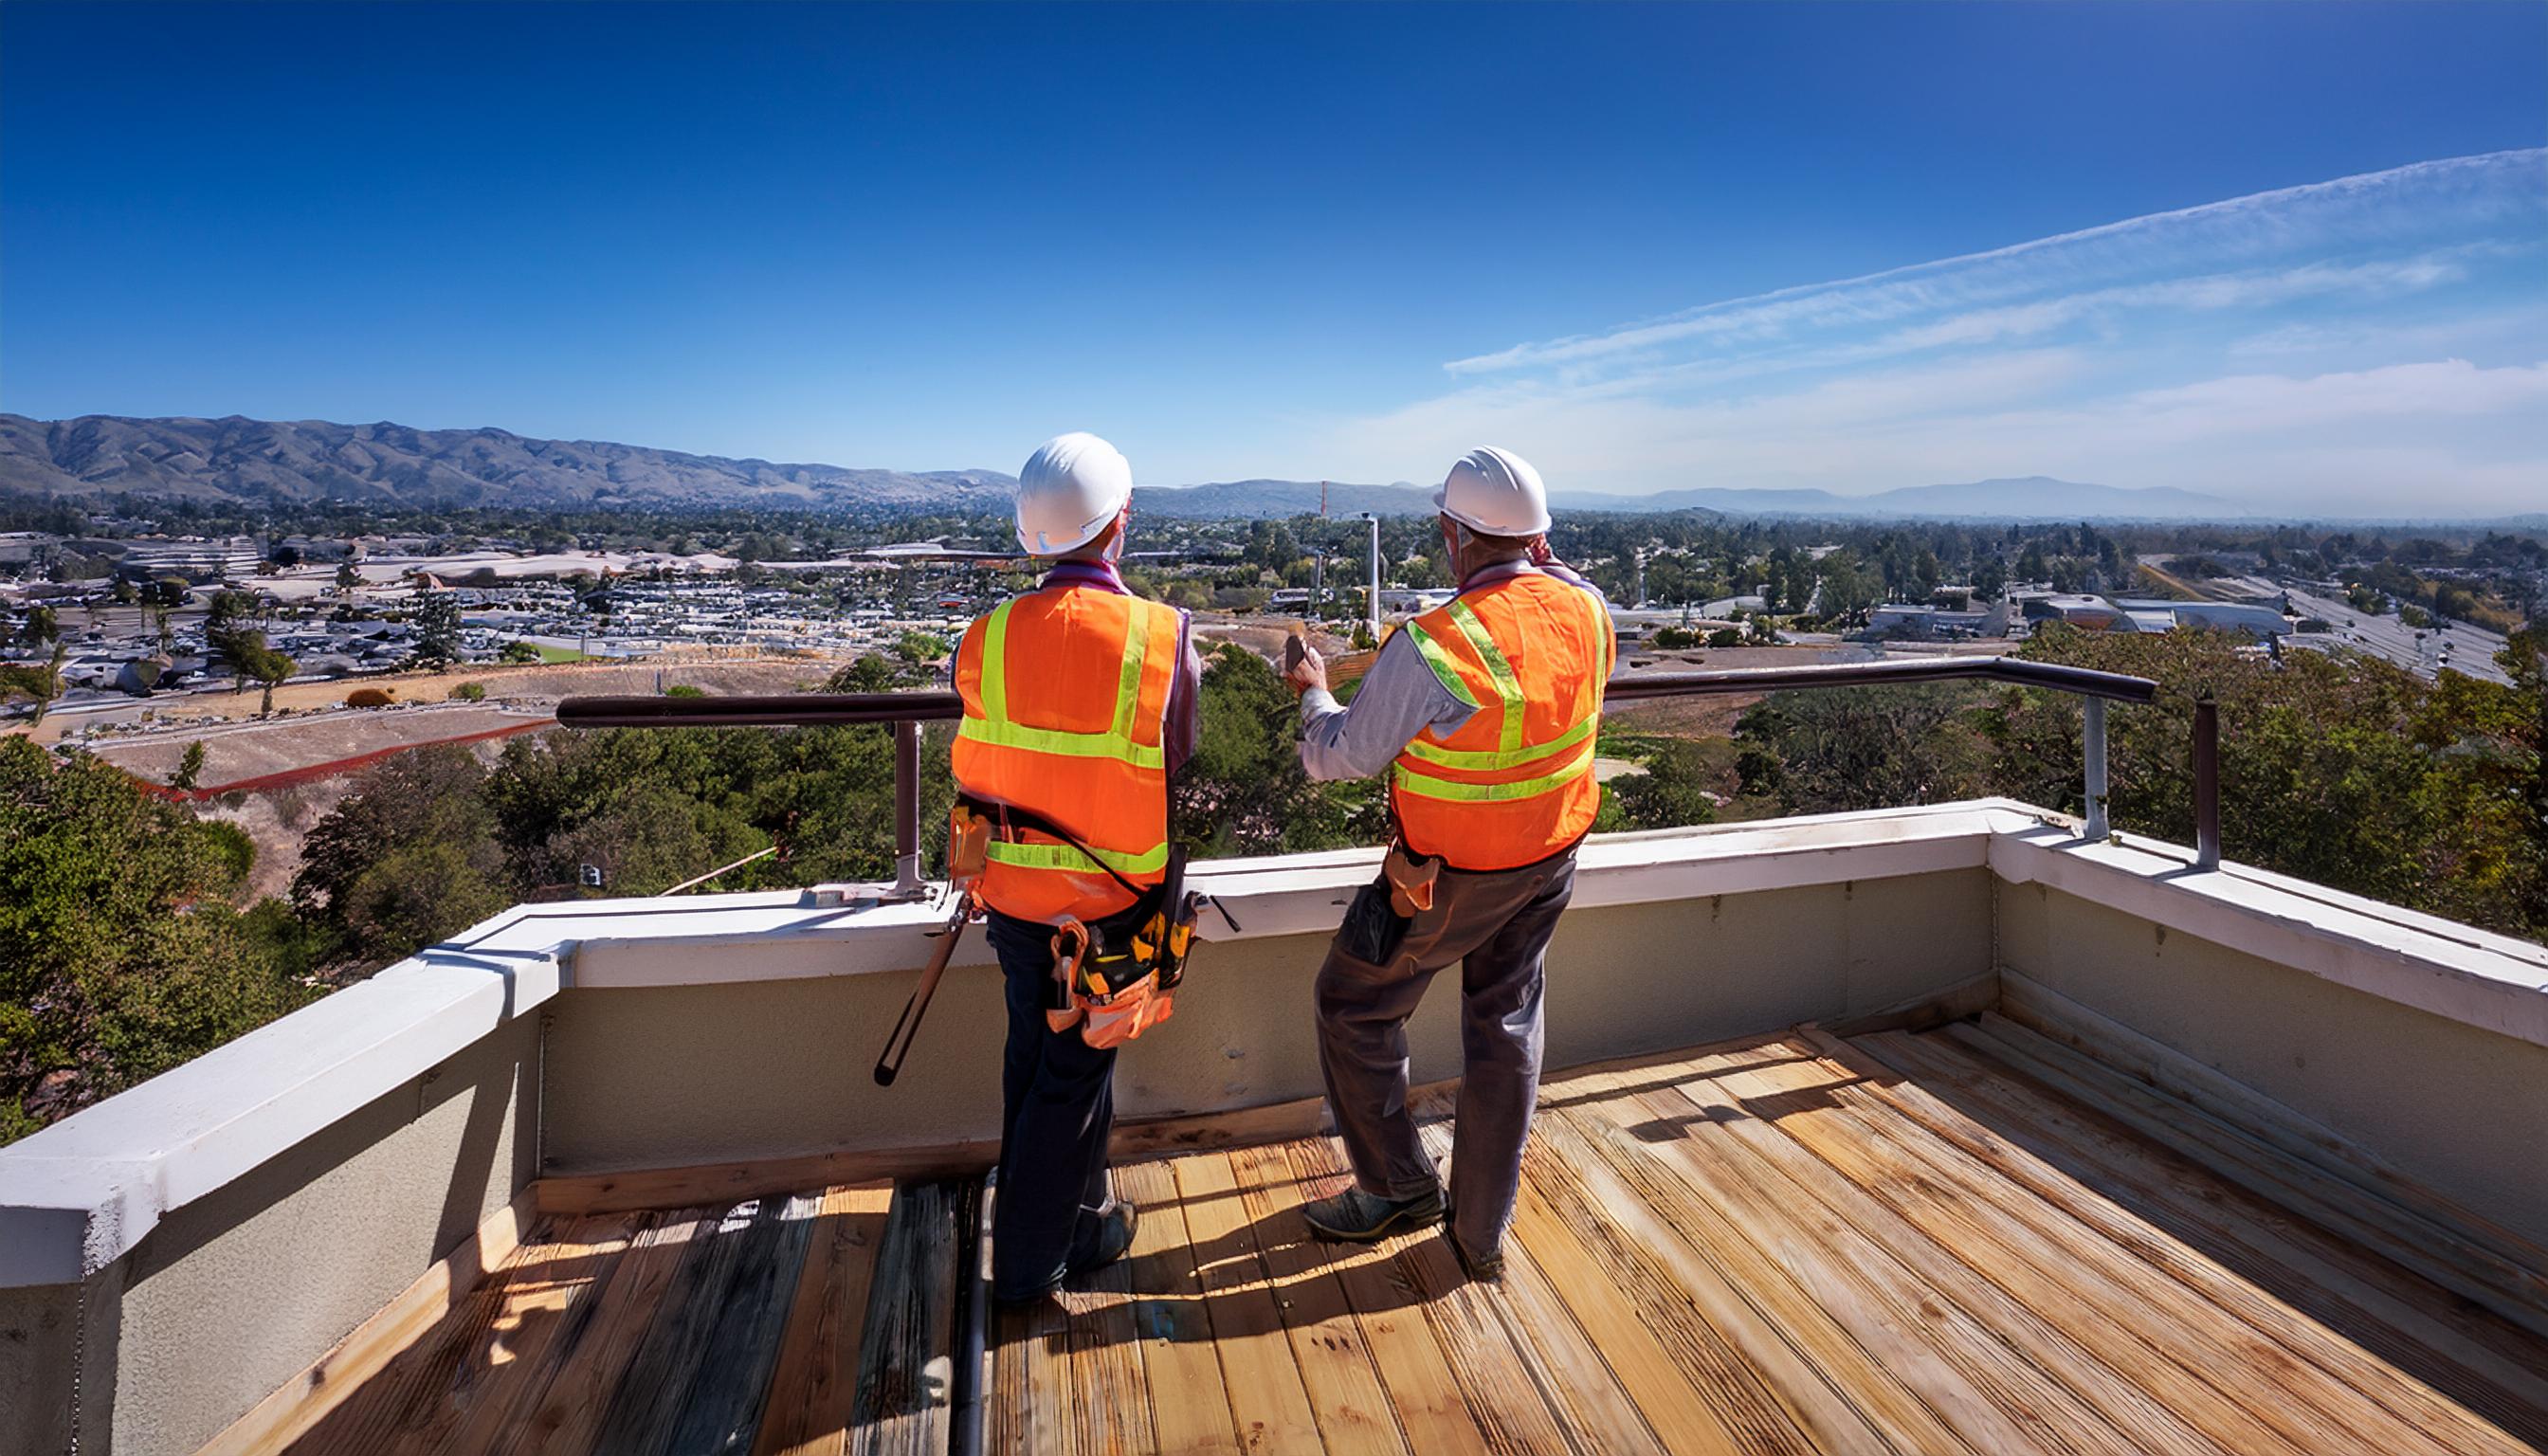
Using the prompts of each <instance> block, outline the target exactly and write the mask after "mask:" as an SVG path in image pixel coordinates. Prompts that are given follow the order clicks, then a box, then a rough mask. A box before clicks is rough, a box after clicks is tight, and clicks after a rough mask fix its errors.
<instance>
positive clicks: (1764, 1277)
mask: <svg viewBox="0 0 2548 1456" xmlns="http://www.w3.org/2000/svg"><path fill="white" fill-rule="evenodd" d="M1687 1074H1688V1073H1687V1072H1685V1071H1684V1072H1683V1073H1682V1075H1687ZM1648 1085H1651V1084H1648ZM1579 1110H1580V1109H1579ZM1539 1127H1540V1132H1539V1136H1541V1137H1544V1138H1547V1139H1549V1141H1550V1142H1551V1143H1552V1144H1553V1145H1555V1146H1557V1147H1558V1148H1559V1150H1560V1151H1561V1152H1562V1153H1563V1154H1564V1159H1563V1163H1562V1166H1564V1167H1566V1168H1568V1169H1570V1170H1572V1171H1574V1172H1575V1173H1577V1174H1578V1175H1579V1176H1581V1177H1582V1178H1583V1180H1584V1184H1585V1188H1586V1190H1587V1192H1588V1193H1589V1194H1590V1195H1591V1197H1592V1201H1593V1202H1595V1203H1597V1204H1598V1205H1599V1206H1600V1207H1601V1208H1602V1209H1604V1210H1605V1211H1607V1212H1608V1213H1609V1214H1611V1216H1612V1217H1614V1218H1616V1219H1618V1220H1620V1221H1622V1224H1623V1227H1624V1228H1625V1229H1627V1230H1628V1231H1629V1232H1630V1233H1631V1234H1632V1235H1636V1236H1638V1239H1639V1241H1640V1242H1641V1243H1642V1244H1643V1246H1644V1247H1646V1248H1647V1249H1649V1250H1652V1251H1654V1252H1655V1253H1657V1254H1658V1255H1659V1256H1662V1257H1663V1258H1664V1259H1665V1260H1666V1265H1667V1267H1668V1268H1669V1269H1670V1270H1671V1272H1672V1274H1673V1277H1674V1280H1675V1282H1676V1283H1677V1284H1679V1285H1680V1286H1681V1287H1682V1288H1683V1289H1686V1290H1689V1291H1691V1292H1692V1293H1693V1296H1694V1297H1696V1298H1699V1299H1701V1300H1702V1301H1703V1302H1704V1306H1703V1307H1704V1308H1705V1310H1706V1312H1707V1314H1708V1317H1709V1319H1710V1320H1711V1321H1712V1322H1715V1323H1716V1324H1717V1325H1718V1326H1719V1327H1720V1328H1724V1329H1727V1330H1729V1331H1733V1332H1734V1335H1733V1337H1734V1339H1735V1341H1736V1343H1737V1345H1738V1347H1739V1348H1741V1350H1742V1351H1743V1354H1744V1356H1745V1358H1746V1359H1748V1360H1749V1361H1750V1362H1751V1363H1752V1365H1753V1367H1754V1368H1755V1369H1756V1370H1758V1371H1760V1372H1761V1374H1762V1376H1763V1378H1764V1379H1765V1380H1767V1381H1768V1382H1769V1383H1770V1385H1771V1387H1772V1388H1773V1389H1774V1390H1775V1391H1776V1392H1777V1394H1778V1396H1779V1398H1780V1399H1781V1400H1782V1401H1783V1402H1784V1403H1785V1404H1786V1406H1787V1408H1788V1409H1789V1410H1792V1411H1794V1412H1795V1414H1796V1416H1797V1419H1798V1421H1799V1423H1800V1424H1802V1425H1803V1426H1804V1427H1805V1429H1806V1430H1807V1431H1809V1432H1811V1433H1812V1434H1813V1435H1814V1437H1815V1439H1816V1442H1817V1443H1818V1444H1819V1445H1820V1446H1821V1447H1822V1448H1823V1449H1824V1450H1826V1451H1863V1450H1870V1449H1891V1450H1894V1451H1899V1452H1904V1453H1908V1456H1925V1453H1929V1452H1968V1453H1984V1452H1989V1451H1990V1450H1991V1449H1992V1448H1991V1447H1989V1446H1987V1445H1976V1444H1974V1443H1973V1442H1971V1441H1969V1440H1967V1439H1966V1438H1965V1437H1964V1435H1962V1434H1961V1433H1960V1432H1959V1431H1958V1429H1957V1428H1956V1426H1955V1425H1953V1424H1952V1423H1950V1422H1949V1421H1948V1420H1947V1419H1946V1418H1945V1417H1944V1416H1943V1415H1942V1414H1941V1413H1940V1412H1939V1410H1937V1409H1936V1408H1935V1406H1934V1405H1933V1404H1932V1402H1931V1401H1930V1400H1928V1399H1926V1398H1925V1397H1924V1395H1923V1393H1922V1391H1921V1389H1920V1385H1921V1382H1919V1381H1918V1380H1916V1379H1915V1377H1916V1376H1918V1375H1919V1374H1920V1373H1921V1371H1920V1369H1919V1367H1918V1366H1917V1365H1916V1364H1915V1365H1913V1366H1911V1367H1909V1368H1897V1367H1896V1366H1894V1365H1892V1364H1889V1363H1887V1362H1886V1361H1884V1360H1883V1359H1882V1358H1881V1357H1880V1354H1879V1352H1878V1351H1877V1350H1876V1349H1874V1348H1871V1347H1869V1346H1867V1345H1865V1344H1862V1343H1861V1341H1860V1340H1859V1338H1858V1337H1857V1335H1856V1334H1854V1333H1853V1332H1852V1330H1851V1329H1850V1327H1849V1326H1848V1325H1847V1324H1845V1323H1844V1321H1843V1319H1842V1317H1841V1315H1839V1314H1836V1313H1835V1312H1833V1311H1832V1310H1829V1309H1827V1308H1825V1306H1824V1305H1823V1304H1822V1302H1821V1301H1820V1299H1819V1298H1818V1297H1817V1292H1816V1290H1815V1288H1814V1287H1813V1286H1812V1285H1811V1284H1809V1283H1808V1282H1806V1281H1804V1280H1801V1279H1799V1278H1797V1277H1796V1276H1795V1275H1794V1274H1793V1273H1791V1272H1790V1271H1789V1270H1788V1269H1787V1268H1786V1267H1785V1266H1784V1265H1783V1263H1782V1261H1780V1260H1779V1259H1778V1258H1776V1257H1775V1256H1774V1252H1773V1251H1772V1250H1770V1249H1768V1248H1766V1247H1765V1246H1764V1245H1762V1244H1760V1243H1756V1242H1755V1241H1754V1239H1753V1238H1751V1237H1750V1236H1748V1235H1747V1234H1746V1232H1745V1230H1744V1229H1743V1228H1742V1227H1741V1226H1740V1224H1739V1222H1738V1220H1739V1217H1740V1216H1739V1214H1737V1213H1735V1212H1733V1211H1729V1210H1727V1209H1725V1208H1721V1207H1719V1206H1718V1205H1717V1204H1715V1203H1713V1202H1711V1201H1709V1200H1708V1199H1706V1198H1704V1197H1693V1196H1692V1193H1693V1190H1692V1189H1690V1188H1689V1186H1688V1184H1687V1182H1686V1180H1684V1179H1683V1178H1681V1177H1680V1176H1679V1175H1678V1174H1677V1173H1676V1172H1675V1171H1674V1170H1673V1169H1672V1167H1671V1166H1670V1165H1669V1164H1668V1162H1667V1160H1666V1155H1667V1149H1666V1148H1665V1147H1664V1146H1662V1145H1660V1144H1649V1143H1646V1142H1643V1141H1640V1140H1639V1139H1637V1138H1632V1137H1627V1136H1623V1135H1621V1134H1619V1133H1618V1132H1617V1130H1616V1128H1615V1126H1614V1125H1612V1124H1610V1123H1608V1122H1605V1121H1603V1120H1601V1119H1598V1118H1580V1119H1579V1117H1578V1116H1577V1111H1572V1110H1571V1111H1569V1112H1567V1113H1565V1114H1562V1115H1560V1116H1558V1117H1555V1118H1544V1119H1542V1121H1541V1123H1540V1125H1539ZM1543 1186H1551V1185H1543ZM1662 1229H1669V1230H1670V1233H1671V1236H1670V1237H1666V1236H1663V1234H1662V1233H1661V1232H1660V1230H1662ZM1684 1250H1685V1251H1686V1256H1684V1253H1683V1251H1684ZM1862 1427H1863V1428H1865V1430H1864V1431H1863V1430H1862V1429H1861V1428H1862Z"/></svg>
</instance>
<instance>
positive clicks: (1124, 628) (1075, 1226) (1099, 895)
mask: <svg viewBox="0 0 2548 1456" xmlns="http://www.w3.org/2000/svg"><path fill="white" fill-rule="evenodd" d="M1132 500H1133V468H1132V466H1131V465H1129V464H1127V463H1126V462H1125V459H1124V456H1123V455H1122V454H1121V453H1120V452H1119V451H1117V450H1116V448H1115V447H1114V446H1113V445H1110V444H1108V443H1107V442H1106V441H1104V440H1101V439H1099V438H1098V437H1097V436H1095V435H1091V434H1066V435H1060V436H1057V437H1055V438H1053V439H1050V440H1047V441H1046V442H1045V444H1044V445H1043V447H1042V448H1040V449H1038V450H1037V451H1036V452H1035V455H1034V457H1033V458H1031V459H1029V460H1028V461H1027V463H1026V467H1025V469H1023V470H1021V471H1020V472H1019V473H1018V497H1017V525H1018V544H1019V545H1020V546H1021V547H1023V548H1024V549H1025V550H1026V552H1027V554H1029V555H1030V556H1038V557H1050V558H1053V566H1052V569H1051V570H1050V571H1049V572H1047V574H1046V576H1045V578H1044V580H1043V581H1042V582H1041V583H1039V584H1038V585H1037V587H1036V589H1035V590H1034V591H1032V592H1025V593H1022V594H1020V595H1018V596H1015V597H1012V598H1010V599H1009V600H1007V601H1004V602H1002V603H1001V604H1000V605H999V606H997V607H995V608H993V609H992V610H991V611H990V612H988V613H987V614H985V615H984V616H982V617H981V618H980V619H978V620H976V621H975V622H974V623H973V624H972V626H971V627H970V628H968V629H967V630H966V631H965V634H964V641H963V645H962V646H961V647H960V648H958V649H957V651H956V692H957V693H958V694H959V695H960V696H961V697H962V698H963V703H964V718H963V721H962V723H961V724H960V725H959V726H958V728H957V730H956V742H955V745H954V747H953V749H952V750H951V754H952V766H953V768H954V770H955V774H956V787H957V790H958V792H959V794H960V796H961V797H962V799H963V800H964V801H966V802H967V803H968V804H969V805H970V806H971V807H972V808H974V809H975V810H976V811H978V812H980V813H981V814H983V815H984V816H985V817H987V818H989V819H990V820H991V825H992V827H991V835H990V844H989V847H988V849H987V850H986V852H985V862H986V863H985V865H984V866H983V871H982V877H981V881H980V884H979V893H980V895H981V898H982V901H983V903H984V905H985V906H986V907H987V909H988V916H987V919H988V921H989V926H988V931H987V936H988V939H989V941H990V943H991V947H992V949H993V951H994V952H996V953H997V954H998V956H999V957H1000V968H1001V970H1002V972H1003V973H1004V974H1005V976H1006V977H1007V982H1008V1011H1009V1021H1008V1047H1007V1055H1006V1059H1005V1062H1004V1064H1003V1067H1002V1077H1001V1120H1000V1179H999V1193H998V1201H997V1203H996V1205H995V1211H994V1213H993V1216H992V1260H993V1265H994V1267H993V1269H992V1276H991V1277H992V1292H993V1294H994V1295H995V1296H996V1297H997V1298H999V1299H1002V1300H1008V1301H1021V1300H1033V1299H1039V1298H1042V1297H1043V1296H1045V1295H1047V1294H1048V1293H1050V1292H1051V1291H1053V1290H1055V1289H1058V1288H1059V1287H1060V1286H1061V1282H1062V1280H1063V1279H1064V1278H1065V1277H1067V1276H1068V1275H1070V1274H1074V1273H1078V1272H1081V1271H1083V1270H1086V1269H1092V1268H1095V1267H1097V1266H1099V1265H1102V1264H1106V1263H1109V1262H1111V1261H1113V1260H1115V1259H1119V1258H1122V1257H1123V1256H1124V1253H1125V1251H1126V1250H1127V1249H1130V1248H1131V1247H1132V1246H1133V1230H1134V1223H1135V1213H1134V1209H1133V1207H1132V1205H1130V1204H1128V1203H1125V1202H1124V1201H1122V1200H1120V1199H1117V1198H1114V1197H1113V1196H1112V1194H1111V1190H1110V1187H1109V1183H1108V1179H1107V1174H1106V1138H1107V1134H1108V1132H1109V1131H1110V1130H1111V1129H1112V1127H1113V1125H1114V1119H1115V1096H1114V1075H1115V1051H1114V1049H1113V1047H1103V1048H1101V1047H1094V1046H1091V1045H1090V1041H1089V1039H1088V1038H1087V1037H1085V1036H1083V1035H1082V1033H1081V1031H1080V1030H1079V1029H1078V1028H1075V1027H1062V1028H1057V1027H1056V1026H1055V1024H1054V1020H1053V1019H1048V1018H1047V1014H1046V1013H1047V1010H1049V1009H1050V1008H1051V1002H1050V1000H1049V998H1050V997H1051V996H1052V995H1053V988H1054V986H1055V984H1056V983H1055V980H1054V976H1053V969H1054V964H1055V959H1056V933H1057V930H1058V931H1061V932H1063V933H1068V932H1069V931H1070V929H1071V928H1072V927H1076V926H1081V925H1091V926H1093V925H1099V924H1101V923H1111V922H1109V920H1108V918H1109V917H1122V916H1124V915H1125V914H1126V913H1127V912H1130V911H1132V910H1133V908H1134V907H1135V906H1136V905H1137V904H1138V903H1139V902H1140V901H1141V898H1142V896H1143V895H1144V894H1145V893H1148V892H1151V891H1153V890H1155V889H1156V888H1157V887H1158V886H1159V885H1160V884H1161V881H1162V878H1163V875H1164V872H1165V870H1166V867H1167V863H1168V777H1169V775H1170V774H1173V773H1175V772H1176V770H1177V768H1178V766H1179V765H1181V764H1182V763H1183V762H1184V761H1185V759H1186V758H1187V757H1189V756H1190V755H1191V754H1192V753H1193V751H1194V743H1195V727H1196V710H1197V706H1198V698H1199V697H1200V694H1201V691H1202V677H1203V668H1202V664H1201V662H1200V661H1199V660H1198V659H1197V658H1196V656H1195V651H1194V646H1193V643H1192V641H1191V640H1190V638H1191V634H1190V633H1189V631H1188V626H1187V620H1186V614H1185V613H1184V612H1182V611H1179V610H1177V609H1176V608H1174V607H1171V606H1167V605H1164V604H1162V603H1159V602H1155V601H1148V600H1144V599H1143V598H1141V597H1138V596H1136V595H1134V594H1133V593H1132V592H1131V591H1130V589H1128V588H1127V587H1126V586H1125V585H1124V579H1123V577H1122V576H1121V575H1119V574H1118V573H1117V571H1116V566H1115V563H1116V561H1117V559H1118V558H1119V557H1120V556H1121V555H1122V553H1123V549H1124V534H1125V531H1126V530H1127V528H1128V527H1129V526H1130V525H1131V522H1132V514H1133V508H1132Z"/></svg>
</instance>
